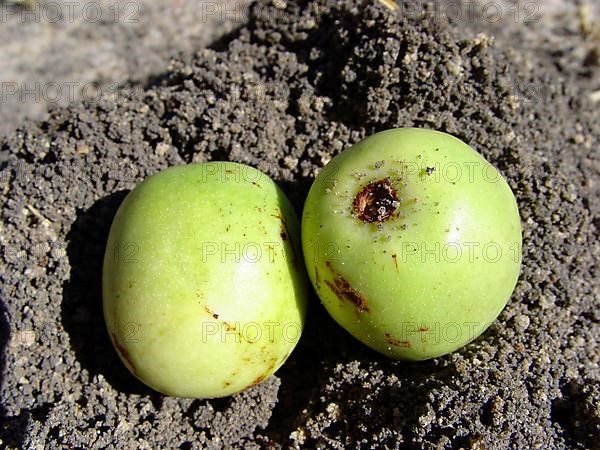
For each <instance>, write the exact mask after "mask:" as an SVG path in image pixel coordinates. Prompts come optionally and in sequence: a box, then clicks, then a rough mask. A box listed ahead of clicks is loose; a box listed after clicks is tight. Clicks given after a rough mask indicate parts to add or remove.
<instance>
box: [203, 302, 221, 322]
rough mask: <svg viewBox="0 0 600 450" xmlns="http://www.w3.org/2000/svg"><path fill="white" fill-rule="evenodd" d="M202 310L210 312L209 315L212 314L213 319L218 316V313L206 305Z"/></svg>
mask: <svg viewBox="0 0 600 450" xmlns="http://www.w3.org/2000/svg"><path fill="white" fill-rule="evenodd" d="M204 311H206V312H207V313H208V314H210V315H211V316H213V317H214V318H215V319H218V318H219V315H218V314H217V313H216V312H214V311H212V310H211V309H210V308H209V307H208V306H206V305H204Z"/></svg>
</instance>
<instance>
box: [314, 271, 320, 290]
mask: <svg viewBox="0 0 600 450" xmlns="http://www.w3.org/2000/svg"><path fill="white" fill-rule="evenodd" d="M315 285H316V286H317V289H321V276H320V275H319V269H317V268H316V267H315Z"/></svg>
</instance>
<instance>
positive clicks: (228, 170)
mask: <svg viewBox="0 0 600 450" xmlns="http://www.w3.org/2000/svg"><path fill="white" fill-rule="evenodd" d="M225 173H233V170H231V169H225Z"/></svg>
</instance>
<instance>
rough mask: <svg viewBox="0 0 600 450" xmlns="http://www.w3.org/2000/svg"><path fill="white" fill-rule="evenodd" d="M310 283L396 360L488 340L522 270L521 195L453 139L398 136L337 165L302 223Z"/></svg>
mask: <svg viewBox="0 0 600 450" xmlns="http://www.w3.org/2000/svg"><path fill="white" fill-rule="evenodd" d="M302 244H303V249H304V257H305V261H306V267H307V270H308V274H309V276H310V278H311V280H312V283H313V285H314V287H315V289H316V291H317V293H318V294H319V297H320V298H321V301H322V303H323V305H324V306H325V308H326V309H327V310H328V311H329V313H330V314H331V315H332V316H333V318H334V319H335V320H336V321H337V322H338V323H339V324H340V325H342V326H343V327H344V328H345V329H346V330H348V331H349V332H350V333H351V334H352V335H354V336H355V337H356V338H358V339H359V340H360V341H362V342H364V343H365V344H367V345H368V346H370V347H372V348H373V349H375V350H377V351H379V352H381V353H383V354H384V355H387V356H389V357H392V358H400V359H410V360H423V359H427V358H432V357H435V356H439V355H443V354H446V353H449V352H452V351H454V350H456V349H458V348H460V347H462V346H463V345H465V344H467V343H468V342H469V341H471V340H473V339H474V338H475V337H477V336H478V335H479V334H481V333H482V332H483V331H484V330H485V329H486V328H487V327H488V326H489V325H490V323H491V322H492V321H493V320H494V319H495V318H496V317H497V316H498V314H499V313H500V311H501V310H502V309H503V308H504V306H505V305H506V303H507V301H508V299H509V297H510V295H511V293H512V291H513V289H514V287H515V284H516V281H517V278H518V274H519V268H520V263H521V227H520V220H519V213H518V209H517V204H516V201H515V198H514V196H513V194H512V191H511V190H510V188H509V186H508V184H507V183H506V181H505V180H504V179H503V178H502V176H501V175H500V174H499V172H498V171H497V170H496V169H495V168H494V167H493V166H492V165H491V164H489V163H488V162H487V161H486V160H485V159H484V158H483V157H481V156H480V155H479V154H478V153H477V152H476V151H475V150H473V149H472V148H471V147H469V146H468V145H466V144H465V143H463V142H462V141H460V140H459V139H456V138H454V137H452V136H450V135H448V134H445V133H440V132H436V131H430V130H424V129H414V128H408V129H395V130H388V131H385V132H382V133H378V134H375V135H373V136H371V137H369V138H367V139H365V140H363V141H362V142H359V143H358V144H356V145H354V146H353V147H352V148H350V149H348V150H346V151H344V152H343V153H341V154H340V155H338V156H336V157H335V158H334V159H333V160H331V161H330V162H329V164H327V166H325V167H324V168H323V170H322V172H321V173H320V174H319V176H318V177H317V179H316V181H315V182H314V184H313V186H312V188H311V190H310V193H309V195H308V198H307V200H306V204H305V209H304V214H303V219H302Z"/></svg>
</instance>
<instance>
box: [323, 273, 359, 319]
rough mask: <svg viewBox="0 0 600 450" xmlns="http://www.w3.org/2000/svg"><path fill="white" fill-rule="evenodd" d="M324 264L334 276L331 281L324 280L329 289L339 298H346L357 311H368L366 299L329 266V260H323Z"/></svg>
mask: <svg viewBox="0 0 600 450" xmlns="http://www.w3.org/2000/svg"><path fill="white" fill-rule="evenodd" d="M325 264H326V265H327V267H329V269H330V270H331V271H332V272H333V274H334V276H335V278H334V279H333V281H331V280H325V283H326V284H327V286H329V288H330V289H331V291H332V292H333V293H334V294H335V295H336V296H337V297H338V298H339V299H340V300H347V301H349V302H350V303H352V304H353V305H354V307H355V308H356V311H357V312H369V311H370V309H369V305H368V304H367V300H366V299H365V297H364V296H363V295H362V294H361V293H360V292H358V291H356V290H355V289H354V288H353V287H352V286H350V283H348V281H347V280H346V279H345V278H344V277H342V276H341V275H340V274H339V273H337V272H336V271H335V270H334V269H333V267H332V266H331V262H330V261H325Z"/></svg>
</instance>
